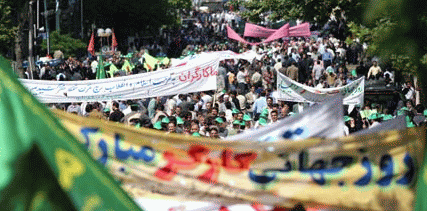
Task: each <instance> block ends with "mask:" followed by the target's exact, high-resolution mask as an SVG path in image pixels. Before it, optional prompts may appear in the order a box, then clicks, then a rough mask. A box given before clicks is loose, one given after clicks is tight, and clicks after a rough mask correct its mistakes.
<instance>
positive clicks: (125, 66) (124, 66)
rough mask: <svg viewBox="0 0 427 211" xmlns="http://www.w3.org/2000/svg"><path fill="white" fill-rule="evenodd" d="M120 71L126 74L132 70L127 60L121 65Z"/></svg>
mask: <svg viewBox="0 0 427 211" xmlns="http://www.w3.org/2000/svg"><path fill="white" fill-rule="evenodd" d="M122 70H124V71H126V72H127V73H128V72H131V71H132V70H133V67H132V65H131V64H130V62H129V61H128V60H125V62H124V63H123V66H122Z"/></svg>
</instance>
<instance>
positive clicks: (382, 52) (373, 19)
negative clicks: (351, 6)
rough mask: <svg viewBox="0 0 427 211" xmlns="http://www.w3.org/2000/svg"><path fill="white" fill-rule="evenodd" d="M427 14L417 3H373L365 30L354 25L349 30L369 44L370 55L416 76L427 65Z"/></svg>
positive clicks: (374, 0)
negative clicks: (426, 40) (376, 56)
mask: <svg viewBox="0 0 427 211" xmlns="http://www.w3.org/2000/svg"><path fill="white" fill-rule="evenodd" d="M420 8H421V9H420ZM426 14H427V11H426V6H425V4H417V3H415V1H410V0H401V1H385V0H371V1H370V2H369V4H368V5H367V7H366V11H365V13H364V20H365V26H362V25H360V24H356V23H354V22H350V23H349V24H348V26H349V29H350V31H351V33H352V35H353V36H354V37H357V38H359V39H360V40H361V42H366V43H368V45H369V46H368V50H367V53H368V55H371V56H373V55H379V56H381V58H382V60H383V61H385V62H389V63H390V64H392V66H393V67H394V68H395V69H397V70H399V71H402V72H408V73H416V72H417V71H419V69H420V68H425V66H424V65H426V64H427V43H426V42H425V41H424V40H425V37H426V36H427V31H426V27H427V18H426ZM366 26H367V27H366ZM351 40H352V39H347V42H348V43H351ZM423 66H424V67H423Z"/></svg>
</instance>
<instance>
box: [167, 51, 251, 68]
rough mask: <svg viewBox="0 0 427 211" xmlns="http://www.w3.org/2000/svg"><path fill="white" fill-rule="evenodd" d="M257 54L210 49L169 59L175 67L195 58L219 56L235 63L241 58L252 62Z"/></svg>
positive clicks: (220, 58)
mask: <svg viewBox="0 0 427 211" xmlns="http://www.w3.org/2000/svg"><path fill="white" fill-rule="evenodd" d="M258 56H259V55H258V54H257V53H256V52H254V51H246V52H243V53H235V52H233V51H230V50H227V51H212V52H202V53H200V54H194V55H191V56H186V57H184V58H182V59H171V66H172V67H177V66H185V65H187V64H188V63H189V62H192V61H193V60H195V59H200V58H216V57H219V60H220V61H221V60H228V59H234V60H235V62H236V63H237V60H239V59H243V60H246V61H248V62H252V61H253V60H254V59H255V58H257V57H258Z"/></svg>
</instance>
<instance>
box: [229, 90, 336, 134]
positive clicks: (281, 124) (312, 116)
mask: <svg viewBox="0 0 427 211" xmlns="http://www.w3.org/2000/svg"><path fill="white" fill-rule="evenodd" d="M342 103H343V100H342V97H341V96H340V95H336V96H335V97H332V98H330V99H327V100H326V101H325V102H322V103H321V104H318V105H314V106H312V107H310V108H307V109H306V110H305V111H304V112H303V113H300V114H295V115H294V116H290V117H286V118H285V119H283V120H279V121H278V122H276V123H273V124H270V125H267V126H265V127H262V128H260V129H256V130H249V131H247V132H245V133H241V134H237V135H235V136H230V137H227V138H226V140H230V141H235V140H248V141H261V142H272V141H277V140H281V139H291V140H301V139H305V138H309V137H319V138H338V137H341V136H343V135H344V117H343V106H342Z"/></svg>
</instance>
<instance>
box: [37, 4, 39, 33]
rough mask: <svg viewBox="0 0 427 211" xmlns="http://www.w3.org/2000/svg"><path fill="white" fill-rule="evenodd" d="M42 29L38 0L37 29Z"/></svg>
mask: <svg viewBox="0 0 427 211" xmlns="http://www.w3.org/2000/svg"><path fill="white" fill-rule="evenodd" d="M39 29H40V0H37V30H39Z"/></svg>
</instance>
